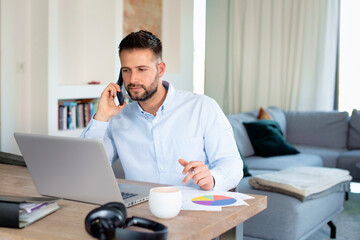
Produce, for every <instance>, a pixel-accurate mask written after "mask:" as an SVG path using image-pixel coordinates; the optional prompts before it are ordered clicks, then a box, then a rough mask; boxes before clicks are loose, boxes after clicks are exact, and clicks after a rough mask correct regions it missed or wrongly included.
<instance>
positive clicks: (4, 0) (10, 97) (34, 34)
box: [0, 0, 193, 154]
mask: <svg viewBox="0 0 360 240" xmlns="http://www.w3.org/2000/svg"><path fill="white" fill-rule="evenodd" d="M59 1H61V0H59ZM56 3H57V1H51V0H36V1H31V0H1V26H0V29H1V35H0V37H1V49H0V52H1V67H0V68H1V75H0V76H1V79H0V85H1V89H0V91H1V100H0V112H1V114H0V117H1V119H0V120H1V122H0V128H1V129H0V134H1V138H0V151H4V152H10V153H15V154H19V153H20V152H19V150H18V147H17V145H16V143H15V140H14V137H13V133H14V132H36V133H45V134H46V133H48V126H49V124H48V119H49V112H50V110H49V109H48V106H49V102H48V101H49V99H51V97H50V95H51V94H53V92H54V91H56V89H54V88H55V87H54V86H53V83H52V81H50V80H49V79H50V78H51V76H53V72H56V69H55V70H54V68H57V67H58V66H57V65H58V64H57V63H55V66H54V64H53V63H54V61H57V60H55V59H53V58H52V57H51V56H54V54H49V53H51V51H52V44H53V43H54V42H55V43H56V40H55V41H53V40H52V38H53V37H54V34H53V33H51V31H53V29H51V27H49V12H50V11H51V9H53V4H56ZM116 4H121V5H122V0H121V1H117V2H116ZM117 7H118V5H117ZM121 8H122V7H121ZM52 17H53V16H52ZM116 21H121V22H122V17H121V16H117V18H116ZM192 24H193V0H182V1H178V0H163V39H162V41H163V45H164V49H163V50H164V61H165V62H166V63H167V65H168V71H167V72H166V73H165V75H164V77H163V79H164V80H167V81H169V82H171V83H172V84H173V85H174V86H175V87H176V88H178V89H183V90H188V91H193V79H192V78H193V77H192V76H193V27H192ZM119 25H121V24H119ZM55 35H56V34H55ZM55 37H57V36H55ZM115 37H116V40H117V39H118V38H119V37H120V38H121V36H119V33H116V34H115ZM116 40H115V42H116ZM49 43H50V44H49ZM117 44H118V43H117ZM114 49H115V51H117V45H116V46H114ZM115 69H118V66H115ZM115 69H114V75H113V76H116V75H117V74H118V73H117V71H118V70H115ZM34 109H37V111H36V114H34Z"/></svg>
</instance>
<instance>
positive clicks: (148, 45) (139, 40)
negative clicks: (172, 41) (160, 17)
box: [119, 30, 162, 60]
mask: <svg viewBox="0 0 360 240" xmlns="http://www.w3.org/2000/svg"><path fill="white" fill-rule="evenodd" d="M133 49H151V50H152V51H153V52H154V54H155V56H156V58H159V59H160V60H161V59H162V45H161V41H160V39H158V38H157V37H156V36H155V35H154V34H152V33H151V32H148V31H145V30H140V31H138V32H132V33H130V34H129V35H127V36H126V37H125V38H124V39H123V40H122V41H121V42H120V45H119V55H120V54H121V52H122V51H124V50H133Z"/></svg>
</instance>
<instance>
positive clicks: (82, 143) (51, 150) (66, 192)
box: [14, 133, 150, 207]
mask: <svg viewBox="0 0 360 240" xmlns="http://www.w3.org/2000/svg"><path fill="white" fill-rule="evenodd" d="M14 137H15V139H16V142H17V144H18V146H19V148H20V151H21V154H22V156H23V158H24V160H25V163H26V165H27V167H28V169H29V172H30V174H31V177H32V179H33V180H34V183H35V186H36V188H37V190H38V192H39V193H40V194H41V195H46V196H52V197H60V198H64V199H70V200H75V201H81V202H87V203H95V204H104V203H108V202H112V201H116V202H122V203H124V204H125V206H127V207H130V206H132V205H135V204H138V203H141V202H144V201H146V200H148V196H149V192H150V187H146V186H141V185H136V184H118V182H117V181H116V178H115V175H114V172H113V170H112V167H111V165H110V162H109V160H108V158H107V155H106V153H105V149H104V146H103V144H102V142H101V141H100V140H95V139H83V138H73V137H58V136H48V135H38V134H28V133H15V134H14ZM120 190H121V191H120Z"/></svg>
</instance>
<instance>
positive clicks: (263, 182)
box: [249, 167, 352, 201]
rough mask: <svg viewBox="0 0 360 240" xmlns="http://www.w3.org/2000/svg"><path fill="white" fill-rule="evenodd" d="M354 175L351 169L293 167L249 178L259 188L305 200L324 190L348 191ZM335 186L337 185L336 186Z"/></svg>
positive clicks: (327, 191)
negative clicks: (351, 174) (350, 171)
mask: <svg viewBox="0 0 360 240" xmlns="http://www.w3.org/2000/svg"><path fill="white" fill-rule="evenodd" d="M351 179H352V177H351V176H350V175H349V171H347V170H343V169H338V168H326V167H291V168H287V169H284V170H281V171H276V172H271V173H266V174H260V175H257V176H254V177H252V178H250V179H249V183H250V185H251V186H252V187H253V188H255V189H259V190H266V191H273V192H279V193H284V194H288V195H291V196H294V197H296V198H299V199H300V200H302V201H304V200H306V199H310V198H312V197H311V196H316V195H318V196H323V194H320V193H322V192H325V191H326V193H330V192H332V191H329V189H332V190H333V191H346V190H348V189H349V184H350V181H351ZM334 186H335V187H334Z"/></svg>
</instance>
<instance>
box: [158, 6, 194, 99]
mask: <svg viewBox="0 0 360 240" xmlns="http://www.w3.org/2000/svg"><path fill="white" fill-rule="evenodd" d="M193 5H194V4H193V0H181V1H179V0H163V28H162V30H163V39H162V42H163V45H164V46H163V58H164V59H163V60H164V62H165V63H166V64H167V69H168V70H167V71H166V72H165V75H164V76H163V80H166V81H169V82H171V83H172V84H173V85H174V86H175V88H177V89H182V90H187V91H191V92H192V91H193V53H194V42H193V9H194V7H193ZM179 9H180V11H179ZM179 63H180V65H179ZM172 64H173V66H171V65H172ZM174 66H175V67H174Z"/></svg>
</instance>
